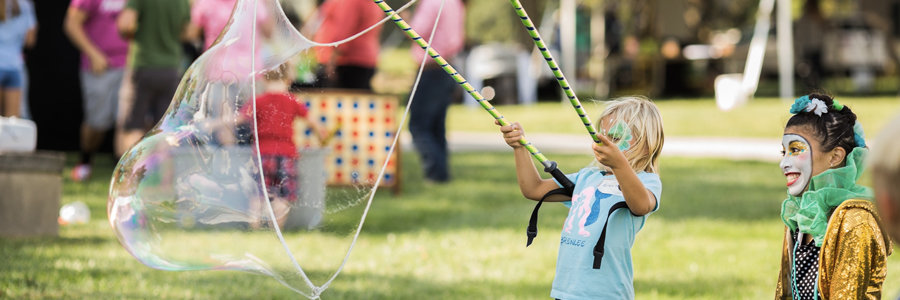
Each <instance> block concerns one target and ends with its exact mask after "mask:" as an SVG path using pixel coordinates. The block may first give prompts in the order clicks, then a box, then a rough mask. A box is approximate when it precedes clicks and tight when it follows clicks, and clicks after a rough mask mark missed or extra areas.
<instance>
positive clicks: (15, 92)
mask: <svg viewBox="0 0 900 300" xmlns="http://www.w3.org/2000/svg"><path fill="white" fill-rule="evenodd" d="M2 94H3V101H0V103H3V108H2V113H3V116H4V117H18V116H19V109H20V108H19V105H20V104H21V103H22V90H20V89H4V90H3V93H2Z"/></svg>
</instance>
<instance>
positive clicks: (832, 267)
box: [775, 199, 892, 299]
mask: <svg viewBox="0 0 900 300" xmlns="http://www.w3.org/2000/svg"><path fill="white" fill-rule="evenodd" d="M879 222H880V220H879V218H878V213H877V212H875V205H874V204H872V202H869V201H865V200H853V199H851V200H847V201H844V203H841V205H840V206H838V207H837V208H836V209H835V210H834V212H833V213H832V214H831V217H830V218H829V220H828V227H827V229H826V230H825V240H824V241H823V242H822V247H821V251H820V252H819V282H818V284H819V295H820V296H821V297H822V299H881V284H882V283H883V282H884V277H885V276H886V275H887V256H888V255H891V251H892V248H891V240H890V238H889V237H888V234H887V233H886V232H885V231H884V229H882V228H881V226H880V223H879ZM792 249H794V240H793V237H792V236H791V234H790V231H789V230H786V231H785V233H784V246H783V247H782V250H781V271H780V272H779V275H778V285H777V286H776V288H775V299H791V274H790V272H791V260H793V257H792V255H791V250H792Z"/></svg>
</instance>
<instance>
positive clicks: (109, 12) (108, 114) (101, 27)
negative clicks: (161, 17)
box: [64, 0, 128, 181]
mask: <svg viewBox="0 0 900 300" xmlns="http://www.w3.org/2000/svg"><path fill="white" fill-rule="evenodd" d="M125 2H126V0H73V1H72V2H71V4H70V5H69V9H68V11H67V12H66V20H65V23H64V29H65V31H66V35H68V37H69V40H71V41H72V44H73V45H75V47H76V48H78V50H79V51H81V73H80V80H81V92H82V101H83V111H84V119H83V121H82V123H81V140H80V148H81V159H80V160H79V163H78V165H77V166H75V167H74V168H73V169H72V179H73V180H75V181H83V180H85V179H87V178H89V177H90V175H91V157H92V156H93V154H94V153H95V152H96V151H97V150H98V149H99V148H100V145H101V144H102V143H103V139H104V137H105V136H106V131H107V130H109V129H110V128H112V127H113V124H114V123H115V120H116V113H117V111H118V108H117V107H118V102H119V87H121V85H122V75H123V72H124V68H125V60H126V58H127V56H128V42H126V41H125V40H123V39H122V38H121V37H120V36H119V34H118V32H117V31H116V18H118V17H119V13H121V12H122V9H123V8H124V7H125Z"/></svg>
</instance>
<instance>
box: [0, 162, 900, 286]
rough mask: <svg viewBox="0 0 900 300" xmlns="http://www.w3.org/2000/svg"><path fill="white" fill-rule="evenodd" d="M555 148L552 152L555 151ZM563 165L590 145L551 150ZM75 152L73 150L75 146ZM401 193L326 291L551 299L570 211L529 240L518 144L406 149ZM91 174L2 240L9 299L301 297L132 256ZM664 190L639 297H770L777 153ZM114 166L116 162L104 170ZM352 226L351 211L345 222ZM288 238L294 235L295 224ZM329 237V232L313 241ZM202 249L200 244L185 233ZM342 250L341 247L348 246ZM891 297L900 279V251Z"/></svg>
mask: <svg viewBox="0 0 900 300" xmlns="http://www.w3.org/2000/svg"><path fill="white" fill-rule="evenodd" d="M551 155H552V154H551ZM552 157H553V158H554V159H556V160H558V161H559V162H560V166H561V168H562V169H564V170H575V169H577V168H579V167H581V166H583V165H584V164H585V162H586V159H587V158H586V157H584V156H577V155H552ZM73 158H74V156H73ZM403 159H404V162H403V164H402V166H403V178H404V180H405V184H404V187H403V190H402V193H401V194H400V195H393V194H391V193H390V192H388V191H387V190H384V191H382V192H379V193H378V195H377V196H376V198H375V201H374V203H373V205H372V210H371V212H370V214H369V217H368V220H367V222H366V226H365V227H364V228H363V232H362V235H361V237H360V240H359V242H358V244H357V246H356V249H355V251H354V252H353V254H352V255H351V257H350V261H349V263H348V264H347V267H346V268H345V269H344V271H343V272H342V273H341V275H340V276H338V277H337V279H336V281H335V282H334V283H333V284H332V286H331V287H330V288H329V289H328V290H327V291H325V292H324V294H323V298H324V299H360V298H366V299H422V298H429V299H546V298H547V296H548V295H549V289H550V283H551V282H552V279H553V273H554V270H555V269H554V266H555V262H556V251H557V245H558V243H559V230H560V226H561V224H562V221H563V219H564V218H565V213H566V209H565V208H564V207H563V206H562V205H555V204H548V205H545V207H544V209H543V210H542V215H541V219H540V224H539V226H540V227H539V231H540V234H539V236H538V238H537V239H536V241H535V244H533V245H532V246H531V247H528V248H525V247H524V243H525V235H524V229H525V225H526V222H527V218H528V215H529V213H530V211H531V208H532V205H533V202H531V201H527V200H523V199H522V198H521V197H520V195H519V193H518V188H517V186H516V184H515V177H514V173H513V165H512V157H511V156H510V155H509V153H455V154H454V155H453V157H452V164H453V175H454V177H455V180H454V181H453V182H452V183H451V184H448V185H425V184H424V183H423V182H421V181H420V179H419V178H420V176H421V172H420V171H419V165H418V159H417V158H416V157H415V156H414V155H413V153H406V154H404V156H403ZM99 163H100V166H99V167H98V168H97V172H96V173H95V174H96V176H95V177H94V178H93V179H92V180H91V181H90V182H88V183H87V184H80V183H74V182H70V181H68V179H65V180H64V196H63V199H62V201H63V202H64V203H68V202H72V201H84V202H86V203H87V204H88V205H89V207H90V208H91V211H92V220H91V222H90V223H88V224H85V225H73V226H66V227H62V228H61V229H60V235H59V237H55V238H28V239H0V258H2V263H0V298H11V299H46V298H69V299H103V298H152V299H247V298H254V299H280V298H296V297H297V295H296V294H293V292H291V291H290V290H289V289H287V288H285V287H283V286H281V285H280V284H279V283H278V282H276V281H275V280H273V279H271V278H269V277H265V276H260V275H254V274H249V273H242V272H235V271H188V272H168V271H159V270H155V269H151V268H149V267H146V266H144V265H142V264H140V263H139V262H138V261H137V260H135V259H134V258H132V257H131V256H130V255H129V254H128V253H127V252H126V251H125V249H124V248H123V247H122V246H120V245H119V243H118V241H117V240H116V239H115V237H114V235H113V233H112V231H111V229H110V227H109V224H108V222H107V221H106V214H105V211H106V193H107V190H108V186H107V182H108V177H107V176H104V175H108V173H110V172H111V169H112V162H110V161H102V160H101V161H100V162H99ZM661 164H662V174H661V176H662V179H663V196H662V201H661V207H660V210H659V212H657V213H655V214H654V215H652V216H651V217H650V218H649V220H648V222H647V224H646V226H645V227H644V229H643V230H642V231H641V232H640V234H639V235H638V238H637V241H636V243H635V245H634V248H633V250H632V251H633V253H634V267H635V283H634V285H635V289H636V291H637V298H638V299H761V298H762V299H764V298H770V297H771V295H772V293H773V290H774V282H775V277H776V272H777V266H778V259H779V253H780V252H779V251H780V249H779V248H780V241H781V234H782V230H783V225H782V224H781V222H780V221H779V219H778V212H779V203H780V201H781V199H782V197H783V195H784V187H783V181H784V180H783V178H782V176H780V174H779V172H778V170H777V167H776V166H775V165H773V164H771V163H761V162H754V161H727V160H715V159H681V158H672V157H665V158H663V160H662V162H661ZM104 173H106V174H104ZM347 222H348V224H347V225H348V226H350V225H352V224H351V223H352V221H349V220H348V221H347ZM288 238H289V239H290V238H291V234H288ZM312 241H313V242H316V241H319V242H321V244H316V245H315V246H316V247H318V248H317V249H319V248H321V249H322V250H321V251H323V252H324V251H335V250H332V249H328V247H327V246H328V245H327V243H328V241H330V239H329V237H327V234H323V235H322V237H321V238H317V239H313V240H312ZM185 243H193V244H194V246H196V247H202V246H203V245H202V244H201V243H202V242H200V241H196V240H186V241H185ZM338 250H340V251H343V249H338ZM889 270H891V271H889V275H888V282H887V283H886V284H885V290H886V291H887V293H886V295H885V296H886V297H894V296H895V295H896V292H897V291H900V276H897V275H895V274H896V271H893V270H900V259H898V258H896V256H895V257H893V258H891V259H890V266H889Z"/></svg>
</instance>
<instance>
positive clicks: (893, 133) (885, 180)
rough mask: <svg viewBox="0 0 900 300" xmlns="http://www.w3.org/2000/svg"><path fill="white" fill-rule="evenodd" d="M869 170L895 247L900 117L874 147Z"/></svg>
mask: <svg viewBox="0 0 900 300" xmlns="http://www.w3.org/2000/svg"><path fill="white" fill-rule="evenodd" d="M869 168H870V169H871V170H872V187H873V189H874V192H875V204H877V205H878V213H879V214H880V215H881V217H882V220H883V221H884V227H885V229H887V231H888V233H890V234H891V238H893V239H894V242H895V243H896V242H897V241H900V185H898V184H897V183H900V115H897V116H895V117H894V119H893V120H892V121H890V123H888V124H887V125H885V126H884V130H882V132H881V134H879V135H878V137H877V139H876V140H875V143H873V145H872V152H871V158H870V159H869ZM891 292H893V291H891Z"/></svg>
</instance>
